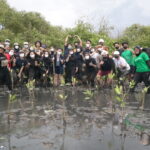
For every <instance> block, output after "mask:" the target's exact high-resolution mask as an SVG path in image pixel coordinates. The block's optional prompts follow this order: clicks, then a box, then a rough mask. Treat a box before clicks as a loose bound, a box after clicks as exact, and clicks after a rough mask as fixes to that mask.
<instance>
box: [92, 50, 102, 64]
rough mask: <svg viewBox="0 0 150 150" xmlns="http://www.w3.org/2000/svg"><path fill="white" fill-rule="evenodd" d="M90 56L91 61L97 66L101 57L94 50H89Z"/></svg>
mask: <svg viewBox="0 0 150 150" xmlns="http://www.w3.org/2000/svg"><path fill="white" fill-rule="evenodd" d="M90 55H91V57H92V58H93V59H95V61H96V64H97V65H98V64H99V63H100V61H101V60H102V57H101V55H100V54H99V53H98V52H97V51H96V49H95V48H92V49H91V54H90Z"/></svg>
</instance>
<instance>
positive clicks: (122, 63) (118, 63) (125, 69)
mask: <svg viewBox="0 0 150 150" xmlns="http://www.w3.org/2000/svg"><path fill="white" fill-rule="evenodd" d="M113 55H114V57H113V60H114V63H115V70H116V74H117V77H118V78H120V77H122V76H126V75H128V74H129V72H130V66H129V64H128V63H127V62H126V60H125V59H124V58H123V57H121V56H120V53H119V52H118V51H115V52H114V53H113Z"/></svg>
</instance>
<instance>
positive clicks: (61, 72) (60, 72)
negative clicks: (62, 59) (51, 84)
mask: <svg viewBox="0 0 150 150" xmlns="http://www.w3.org/2000/svg"><path fill="white" fill-rule="evenodd" d="M63 73H64V69H63V67H62V66H58V67H57V66H56V67H55V74H63Z"/></svg>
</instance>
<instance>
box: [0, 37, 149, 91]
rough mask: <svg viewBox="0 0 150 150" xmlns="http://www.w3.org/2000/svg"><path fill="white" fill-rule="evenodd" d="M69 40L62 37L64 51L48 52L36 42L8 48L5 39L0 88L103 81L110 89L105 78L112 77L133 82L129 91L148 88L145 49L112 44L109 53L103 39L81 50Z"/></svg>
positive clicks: (1, 46)
mask: <svg viewBox="0 0 150 150" xmlns="http://www.w3.org/2000/svg"><path fill="white" fill-rule="evenodd" d="M70 37H72V36H70V35H68V36H67V37H66V39H65V43H64V49H61V48H54V47H50V48H48V47H47V46H46V45H44V44H42V43H41V41H36V42H35V44H34V46H31V45H30V44H29V43H28V42H24V43H23V46H22V47H21V46H20V45H19V43H14V44H13V46H12V47H11V45H12V43H11V41H10V40H9V39H6V40H5V41H4V42H3V43H0V85H7V86H8V89H9V90H10V91H12V90H13V89H12V87H13V88H14V87H15V86H16V85H17V84H18V83H21V85H23V84H26V83H28V82H30V81H32V80H35V84H36V86H61V85H68V86H69V85H90V86H92V87H94V86H95V84H101V83H102V82H101V81H103V80H104V79H105V81H104V82H103V83H104V84H106V85H108V86H111V83H112V79H111V78H109V76H111V75H112V74H115V75H116V78H118V79H119V78H120V77H126V78H127V79H128V80H129V81H131V80H134V85H133V86H132V88H131V91H134V88H135V87H136V85H137V84H138V83H139V82H142V81H143V82H144V83H145V86H146V87H148V88H149V86H150V55H149V51H150V49H149V48H142V47H140V46H136V47H134V49H131V48H129V45H128V43H127V42H123V43H122V44H120V43H118V42H115V43H112V44H113V45H114V50H113V51H112V52H110V50H109V47H108V46H106V45H105V41H104V40H103V39H100V40H99V41H98V44H97V46H93V45H92V42H91V41H90V40H87V41H86V43H85V46H83V43H82V40H81V39H80V37H79V36H78V35H75V36H74V37H75V38H77V39H78V41H77V42H75V43H73V44H72V43H68V41H69V38H70ZM63 79H64V80H63ZM63 81H64V82H65V83H64V82H63ZM149 89H150V88H149ZM149 91H150V90H149Z"/></svg>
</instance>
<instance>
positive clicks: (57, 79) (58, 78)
mask: <svg viewBox="0 0 150 150" xmlns="http://www.w3.org/2000/svg"><path fill="white" fill-rule="evenodd" d="M62 51H63V50H62V49H60V48H59V49H57V52H56V54H55V55H54V58H53V61H54V66H55V68H54V73H55V74H54V85H55V86H59V85H61V83H62V77H63V73H64V66H63V65H64V57H63V55H62Z"/></svg>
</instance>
